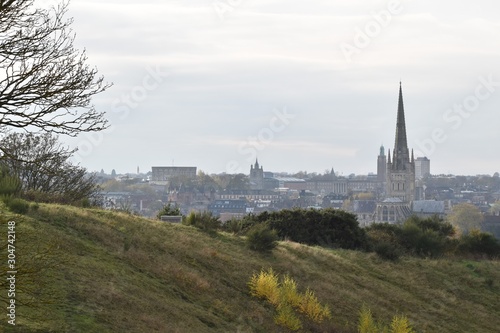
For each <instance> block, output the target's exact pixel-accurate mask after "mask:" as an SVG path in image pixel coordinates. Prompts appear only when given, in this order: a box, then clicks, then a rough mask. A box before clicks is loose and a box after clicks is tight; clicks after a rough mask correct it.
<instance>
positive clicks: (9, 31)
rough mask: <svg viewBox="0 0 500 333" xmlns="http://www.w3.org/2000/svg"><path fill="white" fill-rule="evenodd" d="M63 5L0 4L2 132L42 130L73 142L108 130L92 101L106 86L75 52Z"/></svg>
mask: <svg viewBox="0 0 500 333" xmlns="http://www.w3.org/2000/svg"><path fill="white" fill-rule="evenodd" d="M67 6H68V3H67V2H63V3H61V4H60V5H59V6H57V7H55V8H52V9H38V8H34V1H33V0H28V1H22V0H10V1H1V2H0V128H1V127H4V126H7V127H14V128H23V129H27V130H28V129H30V128H35V129H41V130H43V131H46V132H53V133H58V134H66V135H70V136H76V135H78V134H79V133H81V132H92V131H100V130H103V129H105V128H106V127H107V120H106V119H105V118H104V113H103V112H98V111H97V110H96V109H95V107H94V106H93V105H92V104H91V98H92V97H93V96H94V95H96V94H98V93H100V92H103V91H104V90H106V89H107V88H109V87H110V84H107V83H105V82H104V79H103V77H102V76H101V77H99V76H97V75H98V72H97V69H96V68H91V67H89V66H88V65H87V64H86V62H87V56H86V54H85V50H84V51H79V50H77V49H75V48H74V47H73V42H74V38H75V35H74V33H73V31H72V29H71V24H72V20H71V19H69V20H65V19H64V16H65V14H66V12H67Z"/></svg>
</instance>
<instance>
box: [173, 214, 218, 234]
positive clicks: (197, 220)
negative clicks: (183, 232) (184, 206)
mask: <svg viewBox="0 0 500 333" xmlns="http://www.w3.org/2000/svg"><path fill="white" fill-rule="evenodd" d="M182 223H183V224H184V225H190V226H193V227H196V228H198V229H200V230H203V231H205V232H209V233H212V232H215V231H216V230H217V228H219V227H220V221H219V218H218V217H215V216H213V215H212V213H211V212H207V211H204V212H191V213H189V214H188V216H186V218H185V219H183V221H182Z"/></svg>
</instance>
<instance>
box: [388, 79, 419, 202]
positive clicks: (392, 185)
mask: <svg viewBox="0 0 500 333" xmlns="http://www.w3.org/2000/svg"><path fill="white" fill-rule="evenodd" d="M387 155H388V159H387V171H386V172H387V178H386V196H387V197H391V198H399V199H401V201H403V202H411V201H413V200H414V199H415V159H414V157H413V150H412V151H411V154H410V151H409V150H408V142H407V139H406V124H405V112H404V106H403V90H402V88H401V82H400V83H399V101H398V115H397V121H396V138H395V141H394V150H393V151H392V156H391V152H390V150H389V151H388V154H387Z"/></svg>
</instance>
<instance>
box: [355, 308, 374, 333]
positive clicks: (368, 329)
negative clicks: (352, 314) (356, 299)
mask: <svg viewBox="0 0 500 333" xmlns="http://www.w3.org/2000/svg"><path fill="white" fill-rule="evenodd" d="M358 332H359V333H378V327H377V324H376V323H375V320H374V319H373V316H372V312H371V311H370V309H369V308H368V307H366V306H363V307H362V308H361V311H360V312H359V323H358Z"/></svg>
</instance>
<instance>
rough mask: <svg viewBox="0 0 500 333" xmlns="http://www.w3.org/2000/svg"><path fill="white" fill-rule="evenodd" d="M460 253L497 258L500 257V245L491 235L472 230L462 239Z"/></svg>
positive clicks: (459, 246) (459, 247) (459, 245)
mask: <svg viewBox="0 0 500 333" xmlns="http://www.w3.org/2000/svg"><path fill="white" fill-rule="evenodd" d="M458 251H459V252H460V253H462V254H472V255H483V256H487V257H489V258H497V257H499V256H500V243H499V242H498V240H497V239H496V238H495V237H494V236H493V235H492V234H490V233H485V232H481V231H479V230H472V231H471V232H470V233H468V234H466V235H462V236H461V237H460V240H459V244H458Z"/></svg>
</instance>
